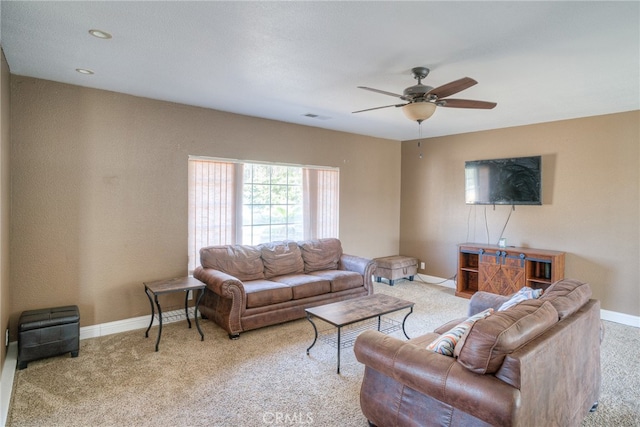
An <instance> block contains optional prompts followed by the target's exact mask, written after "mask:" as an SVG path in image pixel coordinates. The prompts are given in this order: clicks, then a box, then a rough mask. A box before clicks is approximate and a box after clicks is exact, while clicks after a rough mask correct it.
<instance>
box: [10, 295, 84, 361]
mask: <svg viewBox="0 0 640 427" xmlns="http://www.w3.org/2000/svg"><path fill="white" fill-rule="evenodd" d="M79 350H80V312H79V311H78V307H77V306H75V305H69V306H65V307H55V308H44V309H40V310H28V311H24V312H22V314H21V315H20V320H19V322H18V369H24V368H26V367H27V363H29V362H31V361H33V360H37V359H43V358H45V357H51V356H57V355H60V354H64V353H68V352H71V357H78V352H79Z"/></svg>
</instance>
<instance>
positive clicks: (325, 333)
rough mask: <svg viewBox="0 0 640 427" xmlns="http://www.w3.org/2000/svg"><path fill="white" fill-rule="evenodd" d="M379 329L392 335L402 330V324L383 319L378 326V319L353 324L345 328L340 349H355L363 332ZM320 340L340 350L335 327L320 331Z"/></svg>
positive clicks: (342, 332) (343, 328)
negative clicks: (357, 339)
mask: <svg viewBox="0 0 640 427" xmlns="http://www.w3.org/2000/svg"><path fill="white" fill-rule="evenodd" d="M372 329H377V330H378V331H380V332H382V333H384V334H387V335H388V334H392V333H394V332H397V331H401V330H402V322H401V321H398V320H395V319H391V318H387V317H382V318H380V324H379V325H378V319H367V320H363V321H362V322H358V323H353V324H351V325H348V326H343V327H342V331H341V337H340V348H341V349H342V348H349V347H353V344H354V343H355V342H356V338H358V335H360V334H361V333H362V332H364V331H367V330H372ZM318 339H319V340H320V341H322V342H323V343H325V344H327V345H330V346H331V347H333V348H338V336H337V335H336V328H335V327H333V326H332V327H328V328H325V329H319V330H318Z"/></svg>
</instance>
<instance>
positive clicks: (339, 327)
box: [304, 294, 414, 374]
mask: <svg viewBox="0 0 640 427" xmlns="http://www.w3.org/2000/svg"><path fill="white" fill-rule="evenodd" d="M413 305H414V303H413V302H411V301H406V300H403V299H400V298H395V297H392V296H390V295H385V294H374V295H367V296H364V297H360V298H354V299H349V300H345V301H339V302H334V303H330V304H325V305H319V306H316V307H310V308H306V309H305V310H304V311H305V312H306V313H307V320H308V321H309V322H310V323H311V326H313V331H314V333H315V336H314V338H313V342H312V343H311V345H310V346H309V348H307V354H309V351H310V350H311V349H312V348H313V346H314V345H315V344H316V341H318V338H320V340H321V341H323V342H327V343H329V344H330V345H333V347H334V348H337V350H338V351H337V353H338V369H337V373H338V374H339V373H340V350H341V349H342V348H346V347H349V346H351V345H353V344H354V342H355V340H356V338H357V337H358V335H359V334H360V333H361V332H363V331H364V330H366V329H371V327H370V326H369V327H367V326H365V325H367V322H369V324H370V325H372V326H373V327H377V328H378V330H379V331H380V332H384V333H391V332H394V331H397V330H402V332H403V333H404V336H405V337H407V339H409V336H408V335H407V332H406V331H405V329H404V323H405V321H406V320H407V317H409V315H410V314H411V313H413ZM404 309H409V312H408V313H407V314H406V315H405V316H404V318H403V319H402V322H398V321H396V320H394V319H391V318H389V317H385V315H388V314H391V313H395V312H398V311H400V310H404ZM314 319H319V320H322V321H323V322H326V323H328V324H330V325H332V326H333V328H330V329H325V330H323V331H322V332H323V333H322V334H319V333H318V332H319V331H318V327H317V326H316V324H315V322H314V321H313V320H314ZM328 331H336V333H335V338H327V337H330V336H331V335H332V334H331V333H330V332H328ZM343 339H344V341H343ZM332 343H335V344H332Z"/></svg>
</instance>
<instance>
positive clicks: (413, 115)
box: [354, 67, 497, 123]
mask: <svg viewBox="0 0 640 427" xmlns="http://www.w3.org/2000/svg"><path fill="white" fill-rule="evenodd" d="M411 72H412V73H413V77H414V78H415V79H416V80H418V84H417V85H414V86H409V87H408V88H406V89H405V90H404V92H403V93H402V95H399V94H397V93H393V92H387V91H384V90H380V89H374V88H370V87H365V86H358V88H359V89H365V90H370V91H372V92H377V93H381V94H383V95H389V96H393V97H396V98H400V99H401V100H403V101H405V102H406V103H405V104H391V105H384V106H382V107H374V108H367V109H366V110H358V111H354V113H362V112H364V111H371V110H378V109H380V108H388V107H402V111H403V112H404V114H405V115H406V116H407V118H409V120H414V121H417V122H418V123H422V122H423V121H424V120H426V119H428V118H429V117H431V115H433V113H434V112H435V111H436V106H438V107H448V108H477V109H484V110H490V109H492V108H493V107H495V106H496V105H497V104H496V103H495V102H487V101H474V100H471V99H445V98H447V97H448V96H451V95H454V94H456V93H458V92H461V91H463V90H465V89H468V88H470V87H471V86H473V85H475V84H477V83H478V82H477V81H475V80H474V79H472V78H470V77H463V78H461V79H459V80H455V81H453V82H450V83H447V84H445V85H442V86H439V87H437V88H433V87H431V86H427V85H423V84H422V79H424V78H425V77H427V75H429V69H428V68H426V67H415V68H412V69H411Z"/></svg>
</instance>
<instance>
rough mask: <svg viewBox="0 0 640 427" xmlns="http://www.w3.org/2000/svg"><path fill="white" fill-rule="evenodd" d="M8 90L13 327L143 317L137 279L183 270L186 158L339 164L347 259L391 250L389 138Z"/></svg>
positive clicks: (62, 92)
mask: <svg viewBox="0 0 640 427" xmlns="http://www.w3.org/2000/svg"><path fill="white" fill-rule="evenodd" d="M11 90H12V92H11V96H12V98H11V108H12V121H11V129H12V132H11V144H12V165H11V168H12V169H11V170H12V179H13V186H12V197H13V213H12V221H11V232H12V242H11V262H12V270H11V283H12V288H11V291H12V292H11V301H12V304H11V310H12V316H14V317H15V316H18V315H19V313H20V312H21V311H22V310H25V309H31V308H37V307H43V306H45V307H46V306H55V305H63V304H78V305H79V306H80V313H81V326H87V325H93V324H100V323H104V322H109V321H114V320H119V319H126V318H131V317H135V316H142V315H147V314H149V303H148V301H147V298H146V296H145V294H144V292H143V287H142V282H143V281H149V280H156V279H162V278H169V277H174V276H179V275H184V274H186V271H187V158H188V156H189V155H190V154H192V155H202V156H217V157H227V158H239V159H247V160H263V161H279V162H286V163H298V164H313V165H327V166H334V167H340V171H341V172H340V186H341V188H340V191H341V193H340V238H341V240H342V242H343V248H344V251H345V252H347V253H351V254H357V255H361V256H367V257H376V256H383V255H389V254H393V253H396V252H397V250H398V245H399V243H398V242H399V233H400V230H399V224H400V207H399V204H400V156H401V144H400V142H398V141H391V140H383V139H376V138H371V137H365V136H360V135H354V134H347V133H341V132H333V131H327V130H322V129H319V128H313V127H306V126H298V125H291V124H285V123H281V122H275V121H269V120H262V119H256V118H251V117H246V116H239V115H234V114H229V113H223V112H219V111H213V110H207V109H202V108H196V107H189V106H185V105H179V104H173V103H168V102H161V101H154V100H149V99H144V98H138V97H133V96H128V95H123V94H118V93H113V92H106V91H100V90H93V89H87V88H82V87H79V86H72V85H65V84H60V83H54V82H50V81H44V80H38V79H33V78H26V77H20V76H12V77H11ZM379 171H384V173H380V172H379ZM381 200H382V201H384V203H380V201H381Z"/></svg>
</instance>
